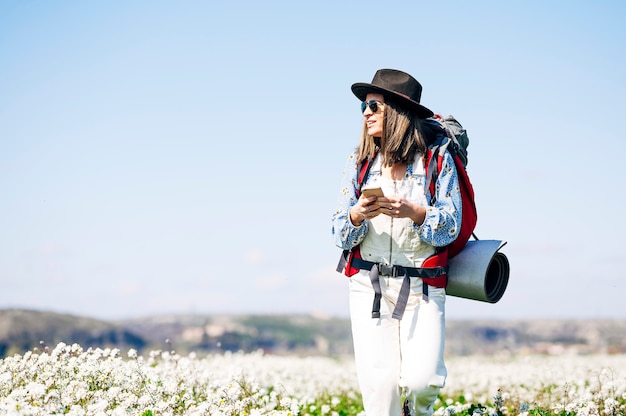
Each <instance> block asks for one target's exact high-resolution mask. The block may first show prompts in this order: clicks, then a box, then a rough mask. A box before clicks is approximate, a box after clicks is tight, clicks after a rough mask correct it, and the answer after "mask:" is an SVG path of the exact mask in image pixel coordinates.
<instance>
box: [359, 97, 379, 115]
mask: <svg viewBox="0 0 626 416" xmlns="http://www.w3.org/2000/svg"><path fill="white" fill-rule="evenodd" d="M367 107H369V108H370V110H372V113H376V112H378V102H377V101H375V100H372V101H370V102H367V103H366V102H365V101H363V102H362V103H361V113H364V112H365V109H366V108H367Z"/></svg>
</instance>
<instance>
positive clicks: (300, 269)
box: [0, 0, 626, 319]
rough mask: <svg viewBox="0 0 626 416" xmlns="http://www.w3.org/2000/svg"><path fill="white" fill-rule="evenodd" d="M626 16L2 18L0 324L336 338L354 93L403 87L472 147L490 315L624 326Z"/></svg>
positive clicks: (329, 13) (481, 3)
mask: <svg viewBox="0 0 626 416" xmlns="http://www.w3.org/2000/svg"><path fill="white" fill-rule="evenodd" d="M625 22H626V3H623V2H619V1H603V2H590V1H550V2H545V1H538V0H531V1H526V2H511V3H510V4H509V3H508V2H496V1H487V0H478V1H475V2H462V1H441V2H422V1H406V2H403V1H399V2H395V3H393V4H392V3H385V2H381V1H367V0H366V1H358V2H356V1H351V0H350V1H344V2H336V1H333V2H331V1H326V0H322V1H318V2H291V1H284V2H283V1H269V2H253V1H233V2H219V3H218V2H213V1H196V0H189V1H182V2H173V1H128V2H126V1H125V2H122V1H106V2H104V1H92V2H78V1H62V0H59V1H28V0H20V1H12V0H4V1H2V2H1V3H0V194H1V195H2V203H1V204H0V232H1V234H0V235H1V238H0V279H2V283H3V290H2V291H0V308H6V307H25V308H35V309H44V310H52V311H57V312H67V313H74V314H79V315H85V316H92V317H97V318H103V319H117V318H127V317H137V316H145V315H152V314H163V313H289V312H294V313H295V312H307V313H308V312H311V313H322V314H329V315H336V316H347V314H348V306H347V281H346V280H345V278H344V277H342V276H341V275H339V274H338V273H336V272H335V271H334V269H335V265H336V260H337V258H338V256H339V253H340V250H339V249H338V248H336V247H334V245H333V242H332V238H331V222H330V218H331V215H332V212H333V210H334V209H335V205H336V202H337V196H338V191H339V190H338V186H339V179H340V175H341V170H342V167H343V164H344V161H345V158H346V156H347V155H348V153H349V152H350V151H351V149H352V148H353V147H354V146H355V145H356V143H357V141H358V136H359V133H360V129H361V115H360V111H359V105H358V100H357V99H356V98H355V97H354V96H353V95H352V93H351V91H350V85H351V84H352V83H354V82H369V81H370V80H371V78H372V76H373V74H374V72H375V71H376V69H379V68H397V69H401V70H404V71H407V72H409V73H411V74H413V75H414V76H415V77H416V78H417V79H418V80H420V82H421V83H422V84H423V86H424V92H423V95H422V103H423V104H424V105H426V106H427V107H429V108H431V109H432V110H434V111H435V112H438V113H442V114H453V115H454V116H456V117H457V118H458V119H459V120H460V121H461V122H462V123H463V124H464V125H465V127H466V128H467V129H468V131H469V137H470V147H469V165H468V170H469V174H470V177H471V178H472V181H473V184H474V188H475V191H476V197H477V206H478V211H479V221H478V226H477V229H476V233H477V234H478V236H479V238H482V239H498V240H505V241H508V244H507V245H506V246H505V248H504V250H503V251H504V252H505V253H506V254H507V256H508V258H509V261H510V263H511V277H510V283H509V287H508V290H507V292H506V293H505V295H504V297H503V298H502V300H501V301H500V302H499V303H497V304H495V305H492V304H485V303H481V302H476V301H468V300H464V299H458V298H453V297H449V298H448V299H449V300H448V307H447V314H448V317H449V319H461V318H472V319H481V318H485V319H487V318H502V319H513V318H516V319H526V318H620V319H625V318H626V307H624V304H623V293H625V292H626V273H625V272H624V270H625V269H626V255H624V251H623V249H622V246H623V239H624V236H625V235H626V226H625V224H624V220H623V215H624V203H625V196H624V191H625V190H626V186H625V185H624V183H623V178H624V177H625V174H626V166H625V164H624V162H623V161H622V159H623V155H624V154H626V145H625V144H624V139H625V137H624V135H625V133H624V129H623V122H622V120H623V113H624V110H625V109H626V105H625V104H624V101H623V100H624V97H625V96H626V82H625V75H626V70H625V69H624V68H625V67H626V44H625V42H626V24H625Z"/></svg>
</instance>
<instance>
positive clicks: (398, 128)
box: [333, 69, 461, 416]
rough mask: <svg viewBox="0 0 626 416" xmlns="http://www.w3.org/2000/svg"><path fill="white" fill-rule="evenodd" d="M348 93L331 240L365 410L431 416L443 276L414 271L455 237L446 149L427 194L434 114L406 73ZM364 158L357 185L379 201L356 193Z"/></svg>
mask: <svg viewBox="0 0 626 416" xmlns="http://www.w3.org/2000/svg"><path fill="white" fill-rule="evenodd" d="M352 92H353V93H354V94H355V95H356V96H357V98H359V100H361V101H362V103H361V110H362V112H363V117H364V122H363V133H362V135H361V140H360V143H359V146H358V148H357V149H356V150H355V152H354V153H353V154H351V155H350V156H349V158H348V161H347V163H346V166H345V168H344V172H343V179H342V187H341V194H340V201H339V209H338V210H337V211H336V212H335V214H334V216H333V236H334V239H335V244H336V245H337V246H339V247H341V248H343V249H344V250H352V255H351V258H350V262H349V264H348V265H347V268H346V274H347V275H349V276H350V283H349V285H350V316H351V322H352V335H353V341H354V351H355V361H356V367H357V374H358V379H359V385H360V388H361V393H362V395H363V404H364V407H365V413H366V414H367V415H368V416H384V415H390V416H399V415H401V414H403V415H407V416H408V415H409V414H410V415H413V416H415V415H429V414H432V412H433V404H434V401H435V399H436V398H437V394H438V393H439V390H440V389H441V387H443V385H444V382H445V378H446V367H445V364H444V359H443V352H444V337H445V317H444V305H445V299H446V293H445V276H442V274H445V272H443V273H442V272H441V269H437V268H435V269H432V268H422V267H421V266H423V265H424V261H425V260H426V259H427V258H429V257H431V256H432V255H433V254H435V252H436V248H437V247H442V246H445V245H447V244H449V243H451V242H452V241H453V240H454V239H455V238H456V236H457V234H458V230H459V228H460V223H461V196H460V192H459V184H458V178H457V172H456V169H455V166H454V162H453V160H452V158H451V156H450V154H449V153H448V152H447V151H446V153H445V154H444V158H443V165H442V168H441V171H440V173H439V176H438V178H437V182H436V187H435V189H436V191H435V194H436V195H432V196H431V195H430V192H429V191H428V189H427V188H428V186H427V184H426V175H425V170H424V155H425V154H426V153H427V146H428V143H430V142H431V141H432V140H433V139H434V135H435V134H439V133H438V131H437V128H438V124H437V123H436V122H434V121H433V120H427V119H428V118H430V117H432V116H433V113H432V111H430V110H429V109H428V108H426V107H424V106H422V105H421V104H420V98H421V92H422V86H421V85H420V83H419V82H418V81H417V80H415V79H414V78H413V77H412V76H411V75H409V74H407V73H404V72H401V71H397V70H392V69H381V70H379V71H377V72H376V74H375V75H374V78H373V80H372V82H371V84H367V83H356V84H354V85H352ZM368 158H369V159H370V160H371V163H370V167H369V172H367V174H364V179H363V181H362V182H363V189H364V190H365V189H366V188H376V187H380V188H381V190H382V194H384V196H375V195H371V194H369V193H367V192H365V191H364V192H363V194H361V193H360V191H359V181H358V176H359V174H361V173H362V172H364V171H362V170H361V166H362V164H363V163H364V162H366V161H367V160H368ZM368 195H370V196H368ZM379 195H380V194H379ZM431 197H434V199H431ZM431 200H432V201H436V202H434V203H433V204H429V203H428V201H431ZM355 248H357V250H355ZM433 270H437V272H436V273H434V274H433ZM439 277H443V279H444V280H443V281H442V279H441V278H439ZM403 399H404V400H403Z"/></svg>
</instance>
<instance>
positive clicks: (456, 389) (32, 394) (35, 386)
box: [0, 344, 626, 416]
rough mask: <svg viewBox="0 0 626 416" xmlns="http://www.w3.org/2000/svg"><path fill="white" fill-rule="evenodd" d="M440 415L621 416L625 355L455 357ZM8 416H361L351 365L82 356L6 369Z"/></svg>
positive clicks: (1, 408)
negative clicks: (62, 415) (575, 415)
mask: <svg viewBox="0 0 626 416" xmlns="http://www.w3.org/2000/svg"><path fill="white" fill-rule="evenodd" d="M447 362H448V368H449V378H448V382H447V386H446V387H445V389H443V391H442V394H441V397H440V400H439V401H438V403H437V406H436V409H437V410H436V415H438V416H449V415H452V414H457V415H472V414H477V413H478V414H490V415H500V416H501V415H503V414H509V415H519V414H528V415H574V414H577V415H624V412H625V407H626V356H619V355H611V356H609V355H606V356H600V355H592V356H537V355H533V356H517V357H507V358H504V357H501V358H499V357H483V356H471V357H450V358H448V360H447ZM0 414H2V415H51V414H67V415H94V416H95V415H98V416H99V415H120V416H121V415H138V416H156V415H211V416H240V415H250V416H252V415H284V416H287V415H291V416H296V415H301V416H305V415H311V416H318V415H337V416H339V415H359V414H362V407H361V403H360V397H359V394H358V389H357V386H356V377H355V372H354V365H353V363H352V360H351V359H334V358H329V357H294V356H273V355H265V354H263V353H260V352H259V353H252V354H246V353H224V354H219V355H209V356H206V357H199V356H196V355H195V354H190V355H188V356H180V355H178V354H176V353H175V352H164V351H153V352H151V353H150V354H149V355H148V356H146V357H143V356H138V355H137V353H136V352H135V351H134V350H130V351H128V352H127V353H126V354H121V352H120V351H119V350H116V349H89V350H83V348H81V347H80V346H79V345H76V344H75V345H71V346H70V345H65V344H59V345H57V346H56V348H54V349H53V350H50V351H47V350H46V351H43V352H27V353H25V354H24V355H15V356H11V357H6V358H4V359H2V360H0Z"/></svg>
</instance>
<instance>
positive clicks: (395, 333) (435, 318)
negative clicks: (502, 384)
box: [350, 270, 447, 416]
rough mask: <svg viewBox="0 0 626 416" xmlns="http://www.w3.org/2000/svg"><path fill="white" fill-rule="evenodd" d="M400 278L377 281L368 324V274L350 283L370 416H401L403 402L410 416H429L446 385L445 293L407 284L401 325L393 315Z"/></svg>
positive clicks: (357, 357) (358, 364)
mask: <svg viewBox="0 0 626 416" xmlns="http://www.w3.org/2000/svg"><path fill="white" fill-rule="evenodd" d="M401 285H402V277H399V278H393V277H384V276H381V277H380V286H381V292H382V299H381V305H380V318H378V319H372V316H371V315H372V302H373V300H374V291H373V289H372V284H371V282H370V279H369V275H368V271H367V270H361V272H359V273H358V274H356V275H354V276H352V277H351V278H350V315H351V322H352V337H353V341H354V352H355V360H356V369H357V376H358V379H359V386H360V388H361V394H362V395H363V405H364V407H365V413H366V415H368V416H386V415H388V416H400V415H401V412H402V403H401V398H402V397H406V398H407V399H408V400H409V406H410V408H411V416H416V415H430V414H432V413H433V404H434V401H435V400H436V398H437V394H438V393H439V390H440V389H441V387H443V386H444V383H445V379H446V375H447V373H446V366H445V363H444V358H443V352H444V338H445V313H444V307H445V300H446V294H445V289H441V288H435V287H432V286H429V288H428V297H429V300H428V301H425V300H423V299H422V279H420V278H418V277H412V278H411V294H410V296H409V300H408V303H407V307H406V310H405V313H404V317H403V318H402V320H401V321H400V320H397V319H393V318H392V317H391V314H392V312H393V308H394V306H395V303H396V300H397V298H398V293H399V291H400V286H401Z"/></svg>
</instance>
